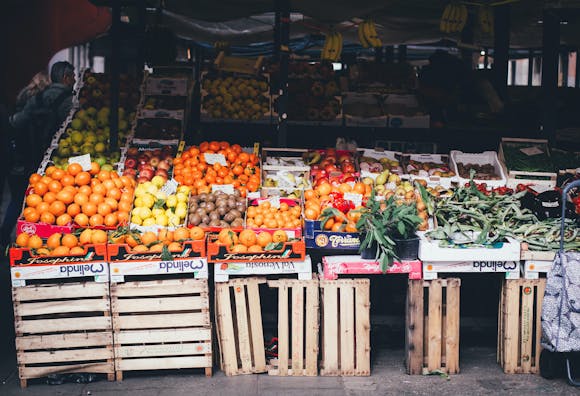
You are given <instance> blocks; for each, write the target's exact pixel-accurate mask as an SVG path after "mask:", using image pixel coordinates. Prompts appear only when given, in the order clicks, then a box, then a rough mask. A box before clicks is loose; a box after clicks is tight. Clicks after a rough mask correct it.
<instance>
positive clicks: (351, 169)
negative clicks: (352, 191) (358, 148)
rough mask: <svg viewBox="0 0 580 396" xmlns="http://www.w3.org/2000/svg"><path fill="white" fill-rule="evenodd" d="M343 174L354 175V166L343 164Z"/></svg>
mask: <svg viewBox="0 0 580 396" xmlns="http://www.w3.org/2000/svg"><path fill="white" fill-rule="evenodd" d="M341 169H342V172H343V173H353V172H354V165H353V164H352V163H350V162H348V163H346V162H343V163H342V166H341Z"/></svg>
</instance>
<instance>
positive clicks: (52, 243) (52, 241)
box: [46, 233, 62, 249]
mask: <svg viewBox="0 0 580 396" xmlns="http://www.w3.org/2000/svg"><path fill="white" fill-rule="evenodd" d="M61 238H62V234H61V233H56V234H52V235H51V236H49V237H48V239H47V240H46V247H48V248H49V249H54V248H57V247H59V246H60V240H61Z"/></svg>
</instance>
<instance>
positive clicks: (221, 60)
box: [213, 51, 264, 75]
mask: <svg viewBox="0 0 580 396" xmlns="http://www.w3.org/2000/svg"><path fill="white" fill-rule="evenodd" d="M263 64H264V57H263V56H258V57H257V58H242V57H237V56H227V55H226V54H225V52H224V51H220V53H219V54H218V56H217V57H216V58H215V60H214V62H213V66H214V67H215V68H216V69H217V70H220V71H224V72H234V73H241V74H249V75H252V74H254V75H259V74H260V72H261V71H262V66H263Z"/></svg>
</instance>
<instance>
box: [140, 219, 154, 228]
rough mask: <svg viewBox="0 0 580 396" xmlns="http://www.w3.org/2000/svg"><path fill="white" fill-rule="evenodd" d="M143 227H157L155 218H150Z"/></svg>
mask: <svg viewBox="0 0 580 396" xmlns="http://www.w3.org/2000/svg"><path fill="white" fill-rule="evenodd" d="M142 225H143V226H145V227H149V226H152V225H155V219H154V218H153V217H149V218H147V219H145V220H143V224H142Z"/></svg>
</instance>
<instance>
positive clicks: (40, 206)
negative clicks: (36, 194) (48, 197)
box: [35, 202, 50, 215]
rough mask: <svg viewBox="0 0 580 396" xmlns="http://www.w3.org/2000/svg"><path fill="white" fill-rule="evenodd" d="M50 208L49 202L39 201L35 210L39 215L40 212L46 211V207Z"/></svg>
mask: <svg viewBox="0 0 580 396" xmlns="http://www.w3.org/2000/svg"><path fill="white" fill-rule="evenodd" d="M49 208H50V204H49V203H47V202H41V203H39V204H38V206H36V208H35V209H36V211H37V212H38V214H39V215H40V214H41V213H42V212H48V209H49Z"/></svg>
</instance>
